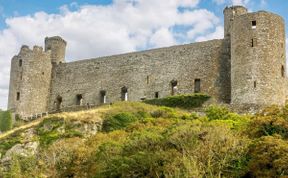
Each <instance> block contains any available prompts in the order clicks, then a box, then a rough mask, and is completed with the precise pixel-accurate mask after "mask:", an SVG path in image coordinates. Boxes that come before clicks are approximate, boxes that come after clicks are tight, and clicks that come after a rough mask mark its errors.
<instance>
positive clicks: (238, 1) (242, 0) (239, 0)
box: [232, 0, 250, 5]
mask: <svg viewBox="0 0 288 178" xmlns="http://www.w3.org/2000/svg"><path fill="white" fill-rule="evenodd" d="M249 1H250V0H232V4H233V5H247V4H248V3H249Z"/></svg>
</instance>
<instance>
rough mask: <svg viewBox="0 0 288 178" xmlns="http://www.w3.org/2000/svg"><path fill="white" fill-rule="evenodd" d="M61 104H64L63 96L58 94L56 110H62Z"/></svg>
mask: <svg viewBox="0 0 288 178" xmlns="http://www.w3.org/2000/svg"><path fill="white" fill-rule="evenodd" d="M61 104H62V97H61V96H57V98H56V110H60V109H61Z"/></svg>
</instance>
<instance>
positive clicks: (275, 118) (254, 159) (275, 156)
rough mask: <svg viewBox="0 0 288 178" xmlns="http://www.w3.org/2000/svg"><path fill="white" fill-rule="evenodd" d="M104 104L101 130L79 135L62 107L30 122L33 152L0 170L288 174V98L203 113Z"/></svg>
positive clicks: (18, 173) (20, 173)
mask: <svg viewBox="0 0 288 178" xmlns="http://www.w3.org/2000/svg"><path fill="white" fill-rule="evenodd" d="M105 109H107V110H104V111H103V113H101V117H102V118H104V120H103V125H102V126H103V132H101V131H100V132H97V134H96V135H94V136H91V137H89V138H87V137H85V139H84V138H82V136H83V135H82V133H81V132H80V131H79V130H78V129H77V127H78V126H77V122H76V124H75V123H74V124H73V123H72V122H71V119H68V118H67V117H69V115H68V114H67V113H66V114H65V113H64V114H63V115H62V116H63V117H62V116H59V115H58V116H52V117H50V118H47V119H45V120H44V121H43V122H42V123H40V124H39V125H38V126H37V128H36V131H37V138H34V139H36V140H39V141H40V145H41V147H40V148H39V150H38V153H37V155H36V156H35V157H24V158H23V157H21V156H20V157H14V158H13V160H12V163H11V166H10V167H9V168H10V170H8V172H5V173H2V174H1V171H2V170H3V169H1V166H0V177H5V176H6V177H99V178H100V177H101V178H102V177H140V178H141V177H163V178H164V177H206V178H214V177H287V176H288V166H287V162H288V157H287V155H288V136H287V133H288V129H287V128H288V126H287V125H288V124H287V121H288V106H286V107H284V108H280V107H277V106H272V107H269V108H266V109H265V110H263V112H261V113H258V114H256V115H255V116H253V117H252V116H249V115H239V114H237V113H233V112H231V111H229V110H228V109H227V108H224V107H218V106H210V107H208V108H207V109H206V110H205V114H206V116H205V115H204V114H203V115H202V114H201V115H202V116H201V115H199V114H197V113H190V112H188V111H184V110H180V109H177V108H169V107H164V106H161V107H159V106H152V105H148V104H145V103H136V102H125V103H124V102H122V103H115V104H113V105H112V106H106V108H105ZM94 113H95V112H94ZM64 115H65V117H64ZM77 117H79V118H81V121H83V120H85V119H86V118H88V117H89V118H91V117H93V118H95V120H97V117H99V115H95V114H93V112H91V113H89V114H86V116H85V117H84V116H81V114H78V113H77V114H74V115H73V120H74V121H77V120H76V119H77ZM251 117H252V118H251ZM89 118H88V119H89ZM21 139H22V138H21V134H20V133H15V134H14V135H11V136H10V137H9V138H7V139H5V140H0V153H1V154H2V155H3V154H4V153H5V152H6V151H7V150H8V149H10V148H11V147H12V146H13V145H15V144H17V143H21V142H23V141H22V140H21ZM2 172H3V171H2Z"/></svg>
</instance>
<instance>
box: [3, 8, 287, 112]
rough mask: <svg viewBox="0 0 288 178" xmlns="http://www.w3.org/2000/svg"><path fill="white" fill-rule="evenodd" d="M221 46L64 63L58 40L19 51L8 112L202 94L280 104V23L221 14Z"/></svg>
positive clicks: (234, 11)
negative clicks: (223, 28) (222, 21)
mask: <svg viewBox="0 0 288 178" xmlns="http://www.w3.org/2000/svg"><path fill="white" fill-rule="evenodd" d="M224 21H225V22H224V25H225V34H224V39H221V40H211V41H206V42H199V43H193V44H186V45H179V46H172V47H167V48H160V49H153V50H148V51H142V52H134V53H128V54H120V55H114V56H108V57H100V58H95V59H86V60H79V61H76V62H69V63H65V48H66V41H64V40H63V39H62V38H61V37H58V36H55V37H50V38H48V37H47V38H46V39H45V50H44V51H43V48H42V47H38V46H35V47H34V48H33V49H32V50H31V49H29V48H28V47H27V46H22V48H21V50H20V52H19V54H18V55H16V56H14V57H13V59H12V62H11V75H10V91H9V101H8V109H10V110H12V111H13V112H14V113H15V114H19V115H20V116H22V117H28V116H30V115H33V114H36V113H46V112H51V111H57V110H58V111H61V110H63V109H64V108H69V107H73V106H77V105H78V106H79V105H80V106H81V105H82V106H84V105H85V106H92V105H101V104H104V103H111V102H115V101H121V100H123V101H125V100H129V101H140V100H144V99H152V98H158V97H159V98H160V97H166V96H170V95H175V94H189V93H194V92H201V93H207V94H208V95H210V96H212V101H213V102H215V103H227V104H231V105H232V106H233V107H236V108H237V107H238V108H245V109H249V108H251V107H256V108H261V107H264V106H267V105H271V104H277V105H283V104H285V102H286V98H287V93H286V89H288V85H287V78H286V74H285V73H286V68H285V66H286V65H285V59H286V56H285V54H286V53H285V29H284V28H285V23H284V20H283V18H282V17H280V16H278V15H276V14H273V13H270V12H265V11H259V12H253V13H248V12H247V9H246V8H245V7H242V6H232V7H227V8H225V9H224Z"/></svg>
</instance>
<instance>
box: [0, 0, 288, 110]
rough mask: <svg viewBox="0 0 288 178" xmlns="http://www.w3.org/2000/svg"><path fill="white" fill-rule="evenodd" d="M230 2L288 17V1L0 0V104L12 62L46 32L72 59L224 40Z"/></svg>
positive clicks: (5, 94)
mask: <svg viewBox="0 0 288 178" xmlns="http://www.w3.org/2000/svg"><path fill="white" fill-rule="evenodd" d="M231 5H243V6H246V7H247V8H248V10H249V11H250V12H252V11H258V10H266V11H271V12H274V13H276V14H279V15H281V16H282V17H283V18H284V19H285V20H286V22H288V10H287V9H288V0H79V1H73V0H25V1H23V0H0V66H1V68H0V108H2V109H6V108H7V101H8V90H9V75H10V62H11V58H12V57H13V56H14V55H17V54H18V52H19V50H20V48H21V46H22V45H23V44H25V45H29V46H30V47H31V48H32V47H33V46H34V45H39V46H43V45H44V38H45V37H46V36H56V35H59V36H61V37H63V38H64V39H65V40H66V41H67V42H68V45H67V50H66V61H68V62H69V61H73V60H79V59H85V58H92V57H99V56H107V55H112V54H119V53H126V52H132V51H140V50H146V49H151V48H158V47H165V46H172V45H178V44H185V43H194V42H199V41H206V40H210V39H221V38H223V35H224V29H223V23H224V22H223V9H224V8H225V7H226V6H231ZM287 30H288V27H287V24H286V34H287V32H288V31H287ZM286 36H287V35H286ZM286 41H288V38H287V37H286ZM287 46H288V45H286V47H287ZM287 51H288V50H287ZM287 56H288V55H287Z"/></svg>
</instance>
